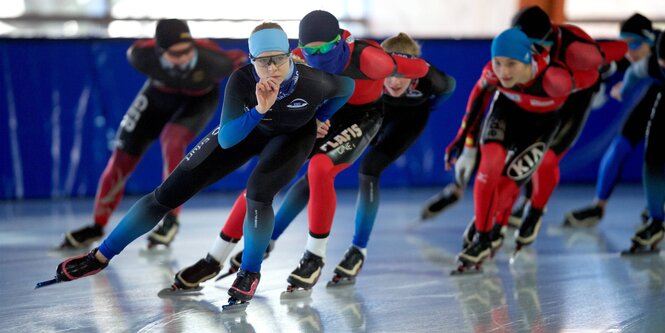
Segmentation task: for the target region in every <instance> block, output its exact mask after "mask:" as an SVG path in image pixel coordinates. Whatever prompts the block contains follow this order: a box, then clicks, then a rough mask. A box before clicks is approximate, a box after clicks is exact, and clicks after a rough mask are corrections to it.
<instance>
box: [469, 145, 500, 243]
mask: <svg viewBox="0 0 665 333" xmlns="http://www.w3.org/2000/svg"><path fill="white" fill-rule="evenodd" d="M480 151H481V156H482V158H481V159H480V165H479V167H478V175H477V176H476V183H475V185H474V188H473V197H474V203H475V204H474V214H475V216H476V221H475V224H476V230H477V231H478V232H489V231H490V230H491V229H492V224H493V219H494V218H495V214H496V212H497V209H498V203H499V202H498V196H497V195H498V193H497V187H498V185H499V181H500V180H501V172H502V170H503V165H504V162H505V160H506V155H507V153H506V149H505V148H504V147H503V146H502V145H501V144H499V143H497V142H490V143H487V144H483V145H481V147H480Z"/></svg>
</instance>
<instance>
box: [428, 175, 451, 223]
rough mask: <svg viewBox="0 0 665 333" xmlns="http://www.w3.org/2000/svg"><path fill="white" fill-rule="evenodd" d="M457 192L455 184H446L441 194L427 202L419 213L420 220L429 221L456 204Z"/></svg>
mask: <svg viewBox="0 0 665 333" xmlns="http://www.w3.org/2000/svg"><path fill="white" fill-rule="evenodd" d="M457 191H459V186H458V185H457V184H456V183H450V184H448V185H447V186H446V187H444V188H443V190H442V191H441V192H439V193H438V194H436V195H435V196H433V197H432V198H430V199H429V200H428V201H427V203H426V204H425V207H423V210H422V212H421V213H420V218H421V219H422V220H427V219H431V218H433V217H435V216H437V215H439V214H441V213H442V212H443V211H444V210H445V209H446V208H449V207H451V206H452V205H453V204H454V203H456V202H458V201H459V196H458V195H457Z"/></svg>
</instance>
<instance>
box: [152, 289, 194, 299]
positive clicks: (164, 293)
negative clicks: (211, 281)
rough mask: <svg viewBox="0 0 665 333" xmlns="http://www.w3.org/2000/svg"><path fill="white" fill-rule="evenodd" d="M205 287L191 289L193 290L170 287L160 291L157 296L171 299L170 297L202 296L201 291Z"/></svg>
mask: <svg viewBox="0 0 665 333" xmlns="http://www.w3.org/2000/svg"><path fill="white" fill-rule="evenodd" d="M202 289H203V287H201V286H198V287H196V288H191V289H180V288H173V287H168V288H164V289H162V290H160V291H159V292H158V293H157V296H158V297H159V298H169V297H181V296H200V295H203V293H202V292H201V290H202Z"/></svg>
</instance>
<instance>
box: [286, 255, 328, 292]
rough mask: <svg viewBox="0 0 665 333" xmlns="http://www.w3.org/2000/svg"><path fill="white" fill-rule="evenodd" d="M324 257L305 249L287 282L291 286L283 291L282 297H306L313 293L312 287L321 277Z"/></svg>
mask: <svg viewBox="0 0 665 333" xmlns="http://www.w3.org/2000/svg"><path fill="white" fill-rule="evenodd" d="M323 264H324V263H323V258H321V257H319V256H317V255H316V254H314V253H312V252H309V251H307V250H305V254H303V256H302V259H300V264H298V267H297V268H296V269H294V270H293V272H291V274H290V275H289V277H288V278H287V279H286V282H288V283H289V286H288V287H287V288H286V291H284V292H282V295H281V298H282V299H292V298H305V297H309V296H310V295H311V294H312V287H314V285H315V284H316V282H317V281H318V280H319V277H321V269H322V268H323Z"/></svg>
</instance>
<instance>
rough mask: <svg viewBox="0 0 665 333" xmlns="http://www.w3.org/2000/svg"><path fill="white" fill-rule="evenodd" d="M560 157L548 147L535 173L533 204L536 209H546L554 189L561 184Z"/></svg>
mask: <svg viewBox="0 0 665 333" xmlns="http://www.w3.org/2000/svg"><path fill="white" fill-rule="evenodd" d="M559 179H560V172H559V157H558V156H557V155H556V154H555V153H554V151H552V150H551V149H548V150H547V152H546V153H545V156H544V157H543V162H542V163H541V164H540V166H539V167H538V169H537V170H536V172H535V173H534V174H533V179H532V184H533V195H532V197H531V206H532V207H533V208H536V209H541V210H542V209H544V208H545V205H547V202H548V201H549V200H550V197H551V196H552V193H553V192H554V189H555V188H556V187H557V185H558V184H559Z"/></svg>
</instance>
